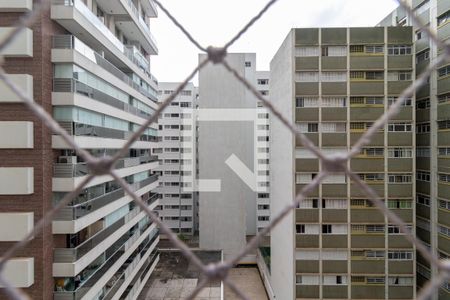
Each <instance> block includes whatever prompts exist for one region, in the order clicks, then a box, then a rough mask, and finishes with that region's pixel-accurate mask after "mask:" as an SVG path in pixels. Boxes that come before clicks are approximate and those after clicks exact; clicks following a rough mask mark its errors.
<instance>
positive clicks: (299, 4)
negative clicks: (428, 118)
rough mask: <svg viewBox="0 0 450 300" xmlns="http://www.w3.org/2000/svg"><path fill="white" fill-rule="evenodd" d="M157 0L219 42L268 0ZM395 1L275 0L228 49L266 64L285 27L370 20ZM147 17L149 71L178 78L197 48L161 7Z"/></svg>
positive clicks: (204, 40)
mask: <svg viewBox="0 0 450 300" xmlns="http://www.w3.org/2000/svg"><path fill="white" fill-rule="evenodd" d="M160 1H161V2H162V3H163V4H164V5H165V7H166V8H167V9H168V10H169V11H170V12H171V13H172V14H173V15H174V16H175V17H176V18H177V19H178V20H179V22H180V23H181V24H183V26H185V28H186V29H187V30H188V31H189V32H191V33H192V35H193V36H194V38H195V39H197V41H198V42H199V43H200V44H201V45H203V46H205V47H207V46H208V45H214V46H222V45H223V44H224V42H225V41H228V40H229V39H230V38H231V37H233V36H234V35H235V34H236V33H237V32H238V31H239V30H240V29H241V28H242V27H243V26H244V25H245V24H246V23H247V22H248V21H249V20H250V19H251V18H252V17H253V16H254V15H256V14H257V13H258V11H259V10H260V9H261V8H262V7H263V6H264V5H265V4H266V2H267V1H268V0H226V1H224V0H160ZM397 5H398V4H397V2H396V1H395V0H279V1H278V2H277V3H276V4H275V5H274V6H273V7H272V8H271V9H270V10H269V11H268V12H267V13H266V14H265V15H264V16H263V17H262V19H260V20H259V21H258V22H257V23H256V24H255V25H253V27H252V28H251V29H250V30H249V31H248V32H247V33H246V34H245V35H244V36H243V37H242V38H241V39H240V40H239V41H238V42H236V43H235V44H234V45H233V46H232V47H231V49H230V52H255V53H256V54H257V57H256V59H257V69H258V70H261V71H262V70H268V69H269V63H270V60H271V59H272V57H273V55H274V54H275V52H276V51H277V49H278V48H279V46H280V45H281V43H282V42H283V40H284V38H285V37H286V35H287V34H288V32H289V29H290V28H292V27H347V26H374V25H376V24H377V23H378V22H379V21H381V20H382V19H383V18H384V17H385V16H386V15H387V14H389V13H390V12H391V11H392V10H393V9H395V7H397ZM151 21H152V23H151V28H152V32H153V33H154V35H155V37H156V40H157V43H158V48H159V54H158V55H157V56H153V57H152V65H151V68H152V73H153V74H154V75H155V76H156V77H157V78H158V80H159V81H170V82H178V81H182V80H184V79H185V77H186V76H187V75H188V74H189V73H190V72H191V71H192V69H193V68H194V67H195V66H196V65H197V64H198V53H199V51H198V50H197V48H196V47H195V46H193V45H192V44H191V43H190V42H189V41H188V40H187V38H186V37H185V36H184V35H183V34H182V33H181V31H180V30H179V29H178V28H176V27H175V26H174V25H173V24H172V22H171V21H170V20H169V19H168V18H167V16H166V15H165V14H164V12H162V11H161V10H159V16H158V18H156V19H152V20H151ZM194 83H195V84H197V79H195V81H194Z"/></svg>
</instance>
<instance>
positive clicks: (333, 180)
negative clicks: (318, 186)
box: [322, 174, 347, 184]
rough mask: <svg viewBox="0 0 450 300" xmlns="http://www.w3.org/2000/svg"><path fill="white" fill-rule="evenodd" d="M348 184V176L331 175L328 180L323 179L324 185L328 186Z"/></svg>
mask: <svg viewBox="0 0 450 300" xmlns="http://www.w3.org/2000/svg"><path fill="white" fill-rule="evenodd" d="M346 182H347V176H346V175H345V174H331V175H328V176H327V177H326V178H324V179H323V181H322V183H327V184H340V183H346Z"/></svg>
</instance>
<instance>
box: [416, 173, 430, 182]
mask: <svg viewBox="0 0 450 300" xmlns="http://www.w3.org/2000/svg"><path fill="white" fill-rule="evenodd" d="M430 177H431V175H430V172H425V171H417V172H416V178H417V180H420V181H427V182H429V181H430Z"/></svg>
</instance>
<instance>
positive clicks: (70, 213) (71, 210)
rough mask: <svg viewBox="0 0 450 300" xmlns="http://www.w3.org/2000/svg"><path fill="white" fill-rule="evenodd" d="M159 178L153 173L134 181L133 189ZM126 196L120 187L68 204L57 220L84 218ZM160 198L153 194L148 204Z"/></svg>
mask: <svg viewBox="0 0 450 300" xmlns="http://www.w3.org/2000/svg"><path fill="white" fill-rule="evenodd" d="M157 180H158V175H153V176H151V177H149V178H147V179H144V180H143V181H140V182H136V183H132V184H131V188H132V190H133V191H137V190H139V189H141V188H143V187H145V186H147V185H149V184H152V183H153V182H155V181H157ZM124 196H125V191H124V190H123V189H122V188H120V189H117V190H115V191H112V192H109V193H106V194H104V195H101V196H99V197H96V198H94V199H91V200H88V201H85V202H83V203H80V204H76V205H73V206H66V207H64V208H63V209H61V210H60V211H59V212H58V214H57V215H56V217H55V218H54V219H55V220H57V221H72V220H77V219H79V218H82V217H84V216H86V215H88V214H90V213H92V212H94V211H96V210H98V209H100V208H102V207H104V206H106V205H108V204H110V203H112V202H114V201H116V200H119V199H120V198H122V197H124ZM157 199H158V195H157V194H155V195H152V196H151V197H150V199H149V200H147V201H148V202H147V203H148V204H149V205H151V204H153V203H154V202H155V201H156V200H157Z"/></svg>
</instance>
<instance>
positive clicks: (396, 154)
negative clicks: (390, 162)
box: [388, 148, 413, 158]
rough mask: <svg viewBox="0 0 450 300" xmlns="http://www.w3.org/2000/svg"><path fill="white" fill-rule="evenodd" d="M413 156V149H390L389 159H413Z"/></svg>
mask: <svg viewBox="0 0 450 300" xmlns="http://www.w3.org/2000/svg"><path fill="white" fill-rule="evenodd" d="M412 156H413V150H412V149H411V148H389V149H388V157H389V158H411V157H412Z"/></svg>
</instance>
